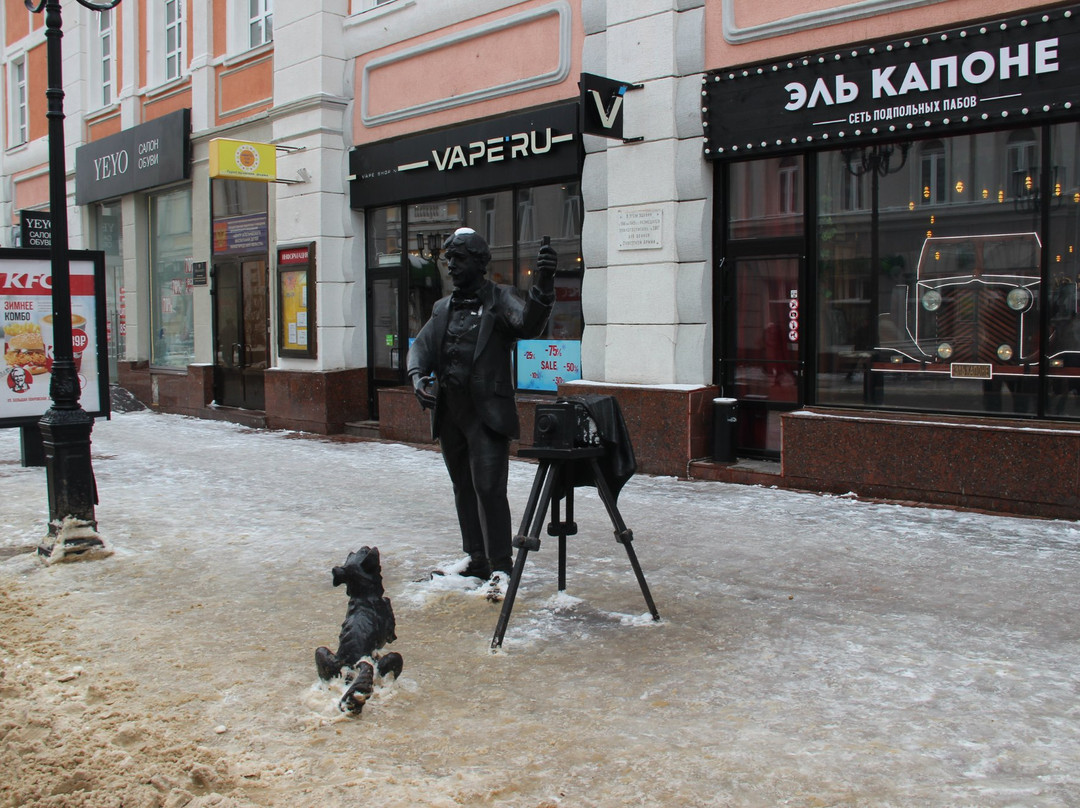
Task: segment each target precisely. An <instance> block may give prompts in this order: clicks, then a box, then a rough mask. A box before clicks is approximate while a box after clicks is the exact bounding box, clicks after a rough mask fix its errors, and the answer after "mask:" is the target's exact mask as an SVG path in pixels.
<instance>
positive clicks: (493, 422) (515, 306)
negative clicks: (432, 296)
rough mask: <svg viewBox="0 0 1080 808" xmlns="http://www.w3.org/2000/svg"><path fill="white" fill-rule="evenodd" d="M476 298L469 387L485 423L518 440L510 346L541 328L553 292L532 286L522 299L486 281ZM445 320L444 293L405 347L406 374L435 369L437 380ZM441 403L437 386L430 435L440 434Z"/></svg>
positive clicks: (423, 373)
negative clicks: (477, 329) (478, 306)
mask: <svg viewBox="0 0 1080 808" xmlns="http://www.w3.org/2000/svg"><path fill="white" fill-rule="evenodd" d="M477 296H478V297H479V298H480V302H481V304H482V305H483V307H484V308H483V311H482V313H481V315H480V332H479V335H478V336H477V340H476V352H475V353H474V354H473V362H472V371H471V373H470V376H469V391H470V393H471V395H472V400H473V405H474V406H475V407H476V412H477V414H478V415H479V416H480V418H481V420H482V421H483V422H484V424H486V425H487V426H488V427H490V428H491V429H493V430H494V431H495V432H496V433H498V434H500V435H503V436H505V437H507V438H511V439H513V438H517V437H518V435H519V430H520V425H519V422H518V412H517V404H516V402H515V400H514V375H513V372H514V370H513V358H512V349H513V346H514V343H515V342H516V341H517V340H519V339H532V338H534V337H537V336H539V335H540V334H541V333H542V332H543V330H544V327H545V326H546V325H547V320H548V316H549V315H550V314H551V306H552V303H553V301H554V295H552V294H550V293H548V294H545V293H544V292H541V291H540V290H539V289H538V288H537V287H535V286H534V287H532V288H531V289H530V290H529V294H528V296H527V297H522V296H521V294H520V293H519V292H518V291H517V290H516V289H514V288H513V287H512V286H506V285H504V284H497V283H485V284H484V285H483V286H482V287H481V288H480V290H479V292H478V294H477ZM449 323H450V296H447V297H444V298H442V299H441V300H438V301H437V302H436V303H435V306H434V308H433V309H432V311H431V319H430V320H428V321H427V322H426V323H425V324H424V327H423V328H421V329H420V333H419V334H417V336H416V340H415V341H414V342H413V344H412V347H411V348H409V359H408V370H409V376H410V377H412V376H416V375H417V374H419V375H421V376H427V375H429V374H431V373H434V374H435V377H436V378H441V375H442V373H441V371H442V366H441V365H442V343H443V339H444V337H445V336H446V328H447V326H448V325H449ZM444 406H445V404H444V401H443V395H442V391H441V390H440V392H439V394H438V396H437V397H436V401H435V412H434V414H433V416H432V420H431V436H432V437H433V438H437V437H438V436H439V426H440V423H441V419H442V415H443V409H444Z"/></svg>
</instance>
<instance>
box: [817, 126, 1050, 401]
mask: <svg viewBox="0 0 1080 808" xmlns="http://www.w3.org/2000/svg"><path fill="white" fill-rule="evenodd" d="M1025 132H1026V133H1027V134H1024V135H1022V136H1021V137H1020V138H1017V136H1016V133H1015V132H1014V133H1010V132H1008V131H1006V132H991V133H984V134H979V135H963V136H959V137H954V138H949V139H947V140H944V141H942V140H934V141H928V142H924V143H914V144H913V143H894V144H879V145H868V146H863V147H857V148H847V149H842V150H837V151H831V152H825V153H822V154H820V155H819V156H818V187H819V198H818V221H817V253H818V254H817V337H818V344H817V355H818V356H817V390H816V399H817V402H818V403H821V404H849V405H860V404H869V405H873V406H877V407H897V408H905V409H919V410H930V411H941V412H950V411H951V412H973V413H986V414H997V413H1001V414H1035V413H1036V412H1037V409H1038V391H1039V367H1040V356H1041V353H1040V333H1041V330H1040V329H1041V324H1040V311H1039V299H1040V283H1041V278H1042V265H1041V260H1042V247H1043V245H1042V241H1043V238H1044V236H1043V234H1042V233H1041V227H1040V205H1041V197H1040V195H1039V193H1038V192H1037V190H1036V191H1035V192H1032V190H1031V188H1032V183H1034V185H1035V187H1036V188H1037V186H1038V183H1039V180H1038V177H1039V173H1040V172H1039V169H1038V167H1037V165H1038V157H1037V151H1033V147H1034V145H1036V144H1035V140H1034V136H1033V135H1031V134H1030V130H1025ZM946 158H947V159H946ZM1018 172H1022V173H1023V174H1024V175H1025V176H1026V177H1028V180H1027V181H1026V182H1017V181H1016V179H1015V177H1016V176H1017V174H1018ZM853 181H857V182H858V183H860V184H861V185H862V187H863V191H862V193H865V198H866V199H868V200H869V205H870V207H869V209H867V210H851V209H850V206H849V205H848V204H847V201H846V200H849V199H850V197H851V193H850V188H851V184H852V182H853ZM1063 249H1064V247H1063Z"/></svg>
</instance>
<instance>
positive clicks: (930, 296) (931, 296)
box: [922, 289, 941, 311]
mask: <svg viewBox="0 0 1080 808" xmlns="http://www.w3.org/2000/svg"><path fill="white" fill-rule="evenodd" d="M922 307H923V308H924V309H926V310H927V311H937V310H938V309H940V308H941V292H939V291H938V290H937V289H929V290H927V291H926V292H925V293H924V294H923V296H922Z"/></svg>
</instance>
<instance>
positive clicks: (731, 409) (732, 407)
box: [713, 398, 739, 463]
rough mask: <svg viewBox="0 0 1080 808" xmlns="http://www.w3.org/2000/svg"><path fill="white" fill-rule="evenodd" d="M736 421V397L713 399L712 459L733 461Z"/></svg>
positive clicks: (737, 414) (737, 408)
mask: <svg viewBox="0 0 1080 808" xmlns="http://www.w3.org/2000/svg"><path fill="white" fill-rule="evenodd" d="M738 422H739V402H738V400H737V399H734V398H714V399H713V460H715V461H716V462H718V463H734V462H735V459H736V458H735V427H736V425H737V424H738Z"/></svg>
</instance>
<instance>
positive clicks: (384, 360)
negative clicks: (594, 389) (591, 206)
mask: <svg viewBox="0 0 1080 808" xmlns="http://www.w3.org/2000/svg"><path fill="white" fill-rule="evenodd" d="M367 220H368V278H369V286H370V290H371V296H370V298H369V299H370V301H371V310H370V312H369V317H370V331H369V335H370V343H371V363H372V368H373V373H374V374H375V377H376V379H384V380H386V381H394V382H399V381H400V380H401V378H402V373H403V372H404V352H405V351H406V350H407V341H408V340H410V339H412V338H413V337H415V336H416V335H417V334H418V333H419V331H420V328H421V327H422V326H423V325H424V323H425V322H427V320H428V318H429V317H430V316H431V310H432V307H433V306H434V304H435V301H436V300H438V299H439V298H440V297H443V296H445V295H448V294H450V292H451V291H452V289H453V285H452V283H451V282H450V276H449V273H448V271H447V267H446V262H445V260H443V258H442V255H441V253H442V244H443V242H444V241H445V240H446V239H447V237H449V236H450V234H452V233H453V232H454V231H455V230H456V229H457V228H459V227H471V228H472V229H474V230H475V231H476V232H477V233H479V234H480V235H482V236H483V237H484V239H485V240H486V241H487V242H488V246H489V247H490V249H491V263H490V264H489V265H488V278H489V279H490V280H492V281H494V282H495V283H503V284H509V285H512V286H516V287H517V288H518V289H519V290H521V291H522V292H523V293H524V292H526V291H527V290H528V289H529V287H530V286H531V285H532V282H533V275H532V273H533V271H534V270H535V266H536V255H537V253H538V252H539V250H540V245H541V240H542V239H543V237H544V236H547V237H549V238H550V239H551V245H552V247H554V248H555V250H556V251H557V252H558V254H559V269H558V274H557V275H556V278H555V306H554V309H553V311H552V316H551V318H550V319H549V321H548V326H547V330H546V332H545V333H544V334H543V335H541V336H540V338H539V341H540V342H544V346H543V350H544V351H546V352H547V359H546V360H545V361H546V362H547V363H548V364H547V366H545V367H544V368H543V370H545V371H547V370H550V369H551V367H550V366H551V364H552V363H554V364H555V365H558V366H559V368H558V370H556V371H554V372H553V373H552V374H548V375H547V376H544V374H541V373H540V360H539V359H538V358H537V359H536V364H537V371H536V373H537V375H536V376H534V375H533V374H532V372H529V373H527V374H526V375H525V379H526V380H527V382H526V383H525V384H523V385H522V386H526V387H529V388H530V389H551V390H554V389H555V386H556V385H557V383H558V382H557V381H556V379H557V378H558V379H559V380H565V379H568V378H580V376H581V368H580V340H581V333H582V330H583V326H584V323H583V318H582V314H581V280H582V274H583V268H584V264H583V261H582V256H581V225H582V204H581V189H580V185H579V184H578V183H577V182H563V183H554V184H550V185H540V186H533V187H528V188H519V189H516V190H503V191H493V192H490V193H484V194H476V195H473V196H466V197H452V198H449V199H440V200H434V201H430V202H423V203H418V204H413V205H407V206H403V207H400V206H393V207H389V208H380V209H377V210H372V211H369V212H368V217H367ZM403 261H404V262H405V263H407V269H406V270H405V273H404V281H403V280H402V277H403V276H402V269H401V268H402V265H403ZM402 289H405V294H404V299H402V297H401V296H400V295H401V290H402ZM402 312H404V314H402ZM402 316H404V318H405V320H404V324H403V325H401V326H399V323H400V322H401V317H402ZM401 332H404V333H401ZM564 343H565V344H564ZM552 345H554V346H555V347H551V346H552ZM537 350H539V348H538V347H537V346H529V345H524V346H523V347H522V348H521V349H520V350H519V351H518V354H519V356H518V361H519V364H520V363H525V362H531V361H532V360H533V358H534V357H536V356H537V354H536V352H537ZM562 351H565V352H566V353H565V354H562V353H560V352H562ZM527 354H529V356H527ZM552 355H557V356H556V358H552ZM568 365H569V370H568V369H567V366H568ZM520 369H521V368H519V370H520ZM520 377H521V374H520V373H519V378H520ZM541 377H543V378H541Z"/></svg>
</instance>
